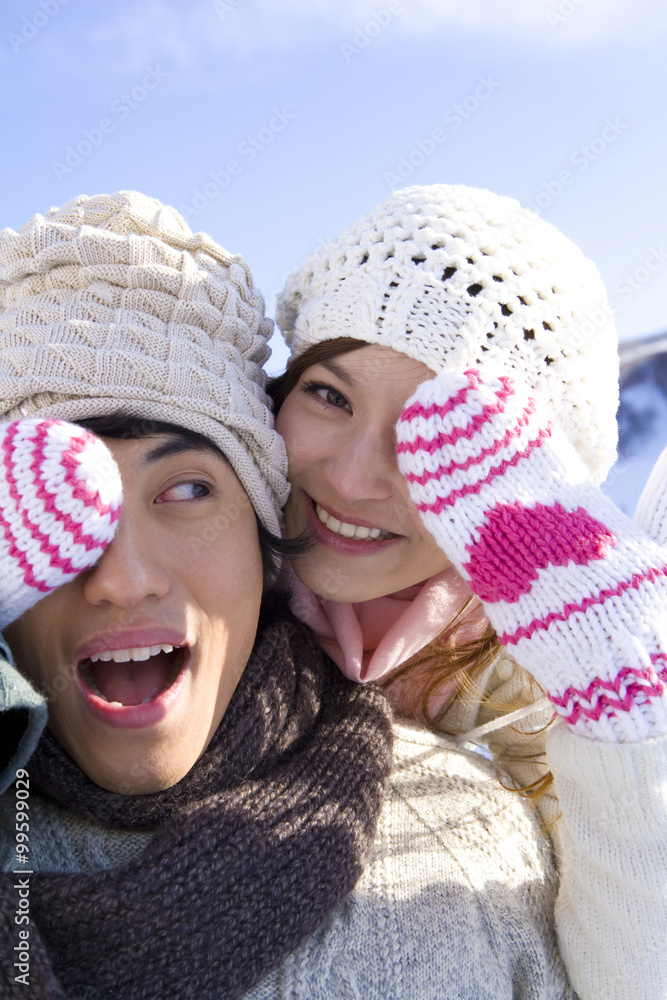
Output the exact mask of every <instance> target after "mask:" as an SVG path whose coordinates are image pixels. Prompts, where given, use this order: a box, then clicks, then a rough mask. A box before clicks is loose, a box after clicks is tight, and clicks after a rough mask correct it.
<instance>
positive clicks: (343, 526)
mask: <svg viewBox="0 0 667 1000" xmlns="http://www.w3.org/2000/svg"><path fill="white" fill-rule="evenodd" d="M315 513H316V514H317V516H318V517H319V519H320V521H321V522H322V524H323V525H324V526H325V527H327V528H328V529H329V531H333V532H334V533H335V534H336V535H342V536H343V538H371V539H373V540H374V541H375V540H376V539H378V538H379V539H380V540H382V539H385V538H393V537H394V535H392V533H391V532H390V531H382V529H381V528H362V527H361V525H359V524H348V523H347V522H346V521H339V520H338V518H337V517H334V516H333V515H332V514H329V513H327V511H326V510H325V509H324V507H320V505H319V504H318V503H316V504H315Z"/></svg>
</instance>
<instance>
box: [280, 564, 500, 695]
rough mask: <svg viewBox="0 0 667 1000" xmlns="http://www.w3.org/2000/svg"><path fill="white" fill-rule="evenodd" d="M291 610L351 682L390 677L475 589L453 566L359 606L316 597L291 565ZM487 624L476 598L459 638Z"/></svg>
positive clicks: (470, 635) (472, 634)
mask: <svg viewBox="0 0 667 1000" xmlns="http://www.w3.org/2000/svg"><path fill="white" fill-rule="evenodd" d="M287 582H288V585H289V587H290V588H291V590H292V599H291V602H290V604H291V608H292V611H293V612H294V614H295V615H296V616H297V618H300V619H301V621H302V622H305V623H306V625H309V626H310V628H311V629H312V630H313V632H314V633H315V636H316V638H317V640H318V642H319V644H320V646H321V647H322V649H323V650H324V651H325V653H327V654H328V655H329V656H330V657H331V659H332V660H333V661H334V663H336V664H337V665H338V667H340V669H341V670H342V672H343V673H344V674H345V676H346V677H349V678H350V680H353V681H360V682H368V681H378V680H382V679H385V678H387V676H388V675H389V674H390V673H392V671H394V670H395V669H396V668H397V667H399V666H400V665H401V664H402V663H405V662H406V660H408V659H409V658H410V657H411V656H414V654H415V653H417V652H419V650H420V649H423V647H424V646H426V645H427V644H428V643H429V642H431V641H432V640H433V639H435V638H436V636H438V635H440V633H441V632H442V631H443V630H444V629H446V628H447V626H448V625H450V624H451V622H452V620H453V619H454V617H455V615H456V614H457V612H458V611H460V609H461V607H462V605H463V604H464V603H465V601H466V600H468V598H469V597H471V591H470V589H469V588H468V586H467V584H466V582H465V581H464V580H463V578H462V577H461V576H460V575H459V574H458V573H457V572H456V570H455V569H454V567H453V566H450V567H449V568H448V569H446V570H444V572H442V573H438V574H437V576H432V577H430V578H429V579H428V580H426V581H425V582H424V583H419V584H416V585H415V586H414V587H408V588H407V589H406V590H401V591H398V592H397V593H395V594H389V595H388V596H387V597H376V598H373V599H372V600H370V601H361V602H359V603H357V604H343V603H340V602H338V601H328V600H326V599H325V598H321V597H317V596H316V595H315V594H313V592H312V591H311V590H309V589H308V588H307V587H306V586H304V584H303V583H301V581H300V580H299V579H298V577H297V576H296V574H295V573H294V570H293V569H292V567H291V566H289V564H288V565H287ZM487 624H488V622H487V619H486V617H485V615H484V613H483V610H482V606H481V603H480V602H479V601H478V600H475V601H474V602H473V604H472V605H471V608H470V610H469V612H468V613H467V614H466V616H465V619H464V620H463V623H462V624H461V628H460V631H459V632H458V633H457V636H458V637H459V638H460V640H461V641H462V642H466V641H470V640H471V639H474V638H475V637H477V636H479V635H481V634H482V633H483V632H484V630H485V628H486V626H487Z"/></svg>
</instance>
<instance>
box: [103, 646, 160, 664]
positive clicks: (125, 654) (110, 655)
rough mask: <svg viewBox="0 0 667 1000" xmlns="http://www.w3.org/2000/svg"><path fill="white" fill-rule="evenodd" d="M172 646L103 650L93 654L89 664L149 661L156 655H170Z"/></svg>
mask: <svg viewBox="0 0 667 1000" xmlns="http://www.w3.org/2000/svg"><path fill="white" fill-rule="evenodd" d="M173 649H174V647H173V646H139V647H137V648H136V649H105V650H104V651H103V652H101V653H95V655H94V656H91V657H90V662H91V663H97V661H98V660H103V661H104V662H105V663H106V662H108V661H109V660H113V661H114V663H127V662H128V660H149V659H150V658H151V656H157V654H158V653H171V652H172V651H173Z"/></svg>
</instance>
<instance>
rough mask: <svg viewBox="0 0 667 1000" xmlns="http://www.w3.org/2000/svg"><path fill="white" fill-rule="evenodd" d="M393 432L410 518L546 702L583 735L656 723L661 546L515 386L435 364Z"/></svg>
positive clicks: (665, 719)
mask: <svg viewBox="0 0 667 1000" xmlns="http://www.w3.org/2000/svg"><path fill="white" fill-rule="evenodd" d="M396 430H397V436H398V463H399V468H400V469H401V472H402V473H403V474H404V475H405V476H406V478H407V480H408V484H409V489H410V496H411V498H412V500H413V502H414V503H415V504H416V506H417V508H418V509H419V511H420V513H421V516H422V520H423V522H424V524H425V525H426V527H427V528H428V530H429V531H430V532H431V534H432V535H433V536H434V538H435V540H436V541H437V543H438V545H439V546H440V548H442V549H443V551H444V552H445V554H446V555H447V556H448V557H449V559H450V560H451V562H452V563H453V565H454V566H455V567H456V568H457V570H458V571H459V572H460V573H461V574H462V575H463V576H464V577H465V579H466V580H467V581H468V583H469V585H470V587H471V589H472V590H473V592H474V593H475V594H477V596H478V597H479V598H480V599H481V600H482V601H483V602H484V605H485V609H486V613H487V615H488V617H489V620H490V621H491V624H492V625H493V627H494V628H495V629H496V632H497V635H498V639H499V640H500V642H501V643H502V644H503V645H504V646H506V647H508V650H509V651H510V652H511V653H512V655H513V656H514V658H515V659H516V660H517V662H518V663H519V664H520V665H521V666H522V667H524V668H525V669H526V670H528V671H529V672H530V673H531V674H532V675H533V676H534V677H535V679H536V680H537V682H538V683H539V684H540V685H541V686H542V687H543V688H544V690H545V691H546V692H547V694H548V695H549V698H550V699H551V701H552V702H553V705H554V708H555V710H556V712H558V713H559V714H560V715H561V716H562V717H563V719H565V721H566V722H568V723H570V724H571V725H572V726H574V727H575V729H576V730H577V731H578V732H579V733H580V734H581V735H584V736H587V737H589V738H591V739H598V740H608V741H613V742H632V741H635V740H640V739H644V738H646V737H649V736H655V735H660V734H664V733H667V692H666V682H667V655H666V654H667V580H666V574H667V565H666V563H667V551H666V550H664V549H662V548H661V547H660V546H659V545H658V544H656V543H655V542H654V541H653V540H652V539H650V538H649V537H648V536H647V535H646V534H645V533H644V532H643V531H642V530H641V528H639V527H638V526H637V525H635V524H633V522H632V521H630V520H629V519H628V518H627V517H625V515H623V514H622V513H621V512H620V511H619V510H618V509H617V508H616V507H615V506H614V504H613V503H612V502H611V500H609V499H608V498H607V497H606V496H605V495H604V494H603V493H602V492H601V491H600V490H599V489H598V487H597V486H596V485H595V484H594V483H593V482H592V481H591V479H590V477H589V475H588V472H587V470H586V467H585V466H584V464H583V462H582V461H581V459H580V458H579V456H578V455H577V453H576V452H575V450H574V448H573V447H572V445H571V444H570V443H569V441H568V440H567V439H566V438H565V436H564V434H563V433H562V432H561V431H560V429H559V428H557V427H555V426H553V427H552V426H551V425H550V424H549V422H548V420H546V419H545V417H544V415H543V414H541V413H540V411H539V408H538V407H537V405H536V403H535V401H534V400H533V399H532V398H531V397H530V396H529V395H528V393H527V391H522V389H521V387H520V386H518V385H515V384H514V383H513V381H512V380H511V379H509V378H506V377H504V376H499V377H493V376H491V375H489V374H487V373H480V372H477V371H467V372H448V373H444V374H442V375H439V376H438V377H437V378H434V379H432V380H430V381H428V382H424V383H422V384H421V385H420V386H419V388H418V389H417V391H416V392H415V393H414V395H413V396H412V397H411V398H410V399H409V400H408V402H407V404H406V408H405V410H404V412H403V415H402V417H401V419H400V421H399V423H398V425H397V428H396Z"/></svg>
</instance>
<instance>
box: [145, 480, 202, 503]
mask: <svg viewBox="0 0 667 1000" xmlns="http://www.w3.org/2000/svg"><path fill="white" fill-rule="evenodd" d="M210 492H211V490H210V487H209V486H207V485H206V484H205V483H176V484H175V485H174V486H170V487H169V489H168V490H165V491H164V492H163V493H160V495H159V496H158V497H156V499H155V502H156V503H172V502H174V501H178V500H201V499H202V497H207V496H208V495H209V494H210Z"/></svg>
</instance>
